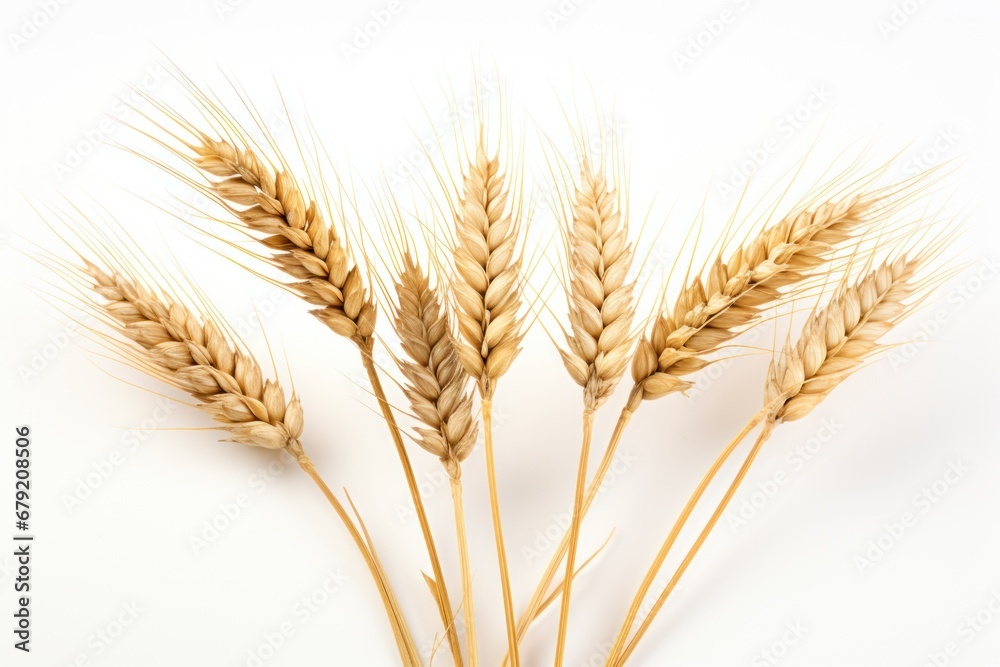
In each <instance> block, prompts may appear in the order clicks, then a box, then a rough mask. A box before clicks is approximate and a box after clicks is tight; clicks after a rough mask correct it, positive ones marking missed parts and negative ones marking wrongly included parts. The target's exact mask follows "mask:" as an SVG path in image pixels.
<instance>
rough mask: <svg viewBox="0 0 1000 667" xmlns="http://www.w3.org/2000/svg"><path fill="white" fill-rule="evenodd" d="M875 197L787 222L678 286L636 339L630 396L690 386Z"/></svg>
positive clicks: (839, 239) (851, 232)
mask: <svg viewBox="0 0 1000 667" xmlns="http://www.w3.org/2000/svg"><path fill="white" fill-rule="evenodd" d="M879 200H880V199H879V195H878V194H860V195H855V196H852V197H849V198H846V199H843V200H839V201H828V202H825V203H823V204H820V205H819V206H817V207H815V208H812V209H807V210H803V211H801V212H799V213H797V214H795V215H792V216H790V217H786V218H784V219H783V220H781V221H780V222H778V223H777V224H775V225H773V226H771V227H770V228H768V229H766V230H764V231H763V232H761V233H760V234H759V235H757V236H756V237H755V238H754V239H752V240H751V241H750V242H749V243H747V244H746V245H744V246H742V247H740V248H737V249H736V250H735V251H734V252H733V254H732V255H731V256H730V257H729V259H728V260H727V261H723V259H722V258H721V256H720V257H718V258H716V260H715V262H714V263H713V264H712V265H711V266H710V267H709V268H708V270H707V272H706V274H705V275H704V276H699V277H696V278H695V279H694V280H693V281H692V282H691V283H690V284H689V285H688V286H687V287H685V288H684V289H683V290H682V291H681V293H680V295H678V297H677V301H676V302H675V304H674V307H673V308H672V309H669V310H667V311H666V312H665V313H664V314H663V315H662V316H660V317H659V318H657V319H656V321H655V323H654V324H653V327H652V331H651V333H650V335H649V336H646V337H643V338H642V339H641V340H640V341H639V346H638V349H637V350H636V353H635V356H634V357H633V361H632V379H633V380H635V383H636V390H634V393H633V397H634V398H635V399H638V398H639V397H640V396H641V398H643V399H646V400H649V399H656V398H660V397H662V396H666V395H667V394H671V393H674V392H677V391H684V390H686V389H687V388H689V387H690V386H691V382H690V381H687V380H685V379H683V378H684V376H685V375H688V374H690V373H694V372H696V371H699V370H701V369H702V368H704V367H705V366H707V365H708V364H709V363H710V361H709V360H708V359H706V356H707V355H708V354H710V353H711V352H713V351H715V350H717V349H718V348H719V347H720V346H721V345H723V344H725V343H727V342H729V341H731V340H732V339H734V338H735V337H736V336H737V335H738V334H739V333H741V332H742V331H744V330H745V329H746V328H747V327H748V326H750V325H751V324H753V323H754V322H755V321H756V320H757V318H758V317H759V316H760V315H761V313H762V312H763V311H764V310H766V309H767V308H768V307H770V306H772V305H774V304H775V303H776V302H777V301H778V300H779V299H780V298H781V297H782V290H783V289H785V288H789V287H792V286H794V285H795V284H796V283H799V282H800V281H802V280H803V279H804V278H805V277H806V276H808V275H809V273H810V272H811V271H812V270H813V269H815V268H816V267H818V266H820V265H821V264H823V263H824V262H825V261H827V259H828V258H829V257H830V254H831V250H832V249H834V248H835V247H836V246H837V245H838V244H841V243H844V242H846V241H849V240H850V239H852V238H853V237H855V235H856V234H857V233H858V231H859V230H860V229H862V228H865V227H866V226H867V225H866V223H867V222H868V221H869V214H870V213H871V212H872V211H873V210H875V209H876V207H877V205H878V203H879Z"/></svg>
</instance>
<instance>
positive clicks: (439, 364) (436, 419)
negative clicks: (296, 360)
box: [394, 252, 479, 667]
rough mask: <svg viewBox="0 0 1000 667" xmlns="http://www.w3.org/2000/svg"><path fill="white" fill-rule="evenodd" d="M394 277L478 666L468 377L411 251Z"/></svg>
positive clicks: (413, 388)
mask: <svg viewBox="0 0 1000 667" xmlns="http://www.w3.org/2000/svg"><path fill="white" fill-rule="evenodd" d="M401 264H402V266H401V270H400V271H399V276H398V278H397V280H396V285H395V291H396V307H395V313H394V315H395V317H394V324H395V328H396V333H397V334H398V335H399V340H400V344H401V345H402V347H403V351H404V352H405V353H406V355H407V357H408V359H397V364H398V366H399V368H400V370H401V371H402V373H403V375H404V376H405V377H406V382H405V384H404V385H403V392H404V393H405V394H406V397H407V398H408V400H409V403H410V407H411V408H412V410H413V414H414V415H415V416H416V417H417V419H419V420H420V421H421V422H422V423H423V426H422V427H417V429H416V431H417V434H418V437H417V438H416V441H417V443H418V444H419V445H420V446H421V447H423V448H424V449H425V450H427V451H428V452H430V453H431V454H433V455H435V456H437V457H438V459H439V460H440V461H441V465H443V466H444V468H445V470H446V471H447V473H448V477H449V480H450V483H451V493H452V503H453V506H454V512H455V530H456V534H457V536H458V547H459V560H460V565H461V569H462V596H463V602H462V609H463V617H464V619H465V626H466V645H467V647H468V649H467V650H468V656H467V657H468V660H469V665H470V666H471V667H476V665H478V664H479V651H478V648H477V644H476V623H475V611H474V605H473V592H472V564H471V562H470V560H469V545H468V537H467V535H466V526H465V512H464V508H463V502H462V462H463V461H464V460H465V459H466V458H468V456H469V454H471V453H472V450H473V448H474V447H475V445H476V436H477V435H478V428H477V424H476V421H475V419H473V414H472V394H471V393H470V392H469V390H468V385H469V377H468V375H467V374H466V373H465V370H464V369H463V368H462V364H461V362H460V361H459V360H458V354H457V352H456V351H455V345H454V341H453V340H452V338H451V325H450V322H449V317H448V311H447V309H446V308H445V307H444V304H443V302H442V300H441V297H440V295H439V294H438V292H437V290H436V289H434V288H433V287H431V286H430V281H429V279H428V277H427V276H426V275H425V274H424V272H423V271H422V270H421V269H420V267H419V266H418V264H417V263H416V261H415V260H414V259H413V257H412V256H411V255H410V253H409V252H404V253H403V257H402V260H401Z"/></svg>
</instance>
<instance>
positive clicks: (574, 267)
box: [559, 161, 635, 410]
mask: <svg viewBox="0 0 1000 667" xmlns="http://www.w3.org/2000/svg"><path fill="white" fill-rule="evenodd" d="M616 199H617V198H616V196H615V193H614V191H612V190H611V189H609V188H608V183H607V180H606V179H605V176H604V174H603V172H602V171H601V170H598V169H595V168H594V167H592V166H591V164H590V163H589V161H584V164H583V168H582V169H581V174H580V183H579V184H578V186H577V188H576V193H575V197H574V204H573V218H572V220H571V221H570V222H569V234H568V243H567V250H568V253H569V271H570V280H569V294H568V297H569V319H570V325H571V327H572V333H568V334H567V336H566V339H567V345H568V349H566V350H560V351H559V352H560V354H561V355H562V359H563V363H564V364H565V366H566V369H567V370H568V371H569V374H570V376H571V377H572V378H573V380H574V381H576V383H577V384H579V385H580V386H582V387H583V388H584V404H585V406H586V407H587V409H589V410H596V409H597V408H598V407H599V406H600V405H601V404H602V403H604V401H606V400H607V399H608V397H609V396H610V395H611V393H612V392H613V391H614V388H615V386H616V385H617V384H618V381H619V380H620V379H621V377H622V375H623V374H624V373H625V368H626V366H627V364H628V353H629V348H630V347H631V344H632V341H633V338H632V337H631V336H630V328H631V326H632V318H633V315H634V314H635V305H634V302H633V297H632V288H633V284H632V283H626V282H625V279H626V275H627V274H628V271H629V268H630V267H631V265H632V246H631V245H630V244H629V241H628V223H627V220H626V219H625V218H624V217H623V216H622V213H621V211H620V210H619V208H618V202H617V200H616Z"/></svg>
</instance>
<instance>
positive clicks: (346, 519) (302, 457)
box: [287, 442, 421, 666]
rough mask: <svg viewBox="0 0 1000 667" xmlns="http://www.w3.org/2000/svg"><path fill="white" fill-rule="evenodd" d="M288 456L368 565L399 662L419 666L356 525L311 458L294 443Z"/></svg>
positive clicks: (407, 631)
mask: <svg viewBox="0 0 1000 667" xmlns="http://www.w3.org/2000/svg"><path fill="white" fill-rule="evenodd" d="M287 450H288V453H289V454H291V455H292V456H293V457H294V458H295V460H296V462H298V464H299V467H300V468H302V470H303V471H304V472H305V473H306V474H307V475H308V476H309V478H310V479H311V480H312V481H313V482H314V483H315V484H316V486H317V487H319V490H320V491H322V492H323V495H324V496H326V499H327V500H328V501H329V502H330V505H331V506H332V507H333V509H334V511H335V512H336V513H337V516H338V517H340V520H341V521H342V522H343V524H344V527H345V528H347V532H348V533H350V535H351V539H353V540H354V543H355V545H356V546H357V547H358V551H360V552H361V555H362V556H363V557H364V559H365V564H366V565H367V566H368V570H369V571H370V572H371V575H372V578H373V579H374V580H375V585H376V586H377V587H378V591H379V595H380V596H381V597H382V604H383V605H385V610H386V614H387V615H388V616H389V622H390V624H391V625H392V632H393V635H395V637H396V645H397V648H398V650H399V656H400V658H401V659H402V660H403V664H404V665H407V666H419V665H420V664H421V663H420V655H419V653H418V651H417V648H416V645H415V644H414V643H413V637H412V635H411V634H410V629H409V627H408V626H407V625H406V620H405V619H404V618H403V614H402V612H401V611H400V609H399V604H398V602H397V601H396V597H395V595H394V594H393V592H392V587H391V585H390V584H389V582H388V580H387V579H386V577H385V573H384V571H383V570H382V567H381V564H380V563H379V562H378V561H377V559H376V557H375V556H374V555H373V554H372V552H371V551H370V550H369V548H368V544H367V543H366V542H365V539H364V537H363V536H362V535H361V533H360V531H359V530H358V528H357V526H355V525H354V522H353V521H352V520H351V517H350V515H349V514H348V513H347V510H346V509H345V508H344V506H343V504H342V503H341V502H340V499H339V498H337V496H336V495H335V494H334V493H333V491H332V490H331V489H330V487H329V486H328V485H327V483H326V482H325V481H324V480H323V477H322V476H321V475H320V474H319V472H318V471H317V470H316V466H315V465H314V464H313V462H312V459H310V458H309V457H308V456H307V455H306V454H305V453H304V452H303V451H302V448H301V446H299V445H298V443H297V442H296V443H293V444H292V445H289V447H287Z"/></svg>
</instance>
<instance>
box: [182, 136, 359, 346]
mask: <svg viewBox="0 0 1000 667" xmlns="http://www.w3.org/2000/svg"><path fill="white" fill-rule="evenodd" d="M197 136H198V137H199V139H200V141H199V143H197V144H190V146H191V148H192V150H193V151H194V153H195V156H194V158H192V159H191V161H192V162H193V164H194V165H195V166H197V167H198V168H199V169H201V170H202V171H203V172H204V173H205V174H208V175H210V176H212V177H213V178H211V179H210V185H209V191H210V193H212V194H214V196H215V198H216V199H217V201H219V202H220V203H221V204H222V205H224V206H225V207H226V208H227V209H228V210H229V211H230V213H231V214H232V215H234V216H235V217H236V218H237V219H238V220H239V221H240V222H241V223H242V224H243V225H244V226H245V227H246V228H247V229H249V230H251V231H253V232H258V233H260V234H263V235H264V236H262V237H259V240H260V242H261V243H262V244H263V245H264V246H266V247H267V248H268V249H269V250H270V254H269V255H267V256H266V257H265V259H266V260H267V261H269V262H270V263H271V264H273V265H274V266H276V267H277V268H279V269H281V270H282V271H284V272H285V273H286V274H288V275H289V276H291V277H292V278H293V279H294V280H293V282H291V283H289V284H288V287H290V288H291V289H292V290H294V291H295V292H296V293H297V294H298V295H299V296H301V297H302V298H303V299H304V300H305V301H306V302H308V303H310V304H313V305H316V306H319V308H317V309H315V310H313V311H311V312H312V314H313V315H315V316H316V317H317V318H318V319H319V320H320V321H321V322H323V323H324V324H326V326H328V327H329V328H330V329H331V330H332V331H334V332H335V333H337V334H339V335H341V336H344V337H346V338H350V339H351V340H353V341H355V342H357V343H359V344H361V345H364V344H366V343H368V339H370V338H371V336H372V334H373V333H374V331H375V316H376V308H375V302H374V300H373V299H372V298H371V297H370V294H369V291H368V288H367V287H366V285H365V281H364V278H363V276H362V274H361V271H360V269H359V267H358V266H357V264H356V263H355V262H354V261H353V260H352V258H351V255H350V253H349V251H348V248H347V245H346V243H345V242H344V240H343V239H342V238H341V237H340V235H339V234H338V233H337V231H336V229H335V227H334V226H333V225H332V224H330V223H329V222H328V221H327V220H325V219H324V218H323V214H322V211H321V207H320V205H319V204H317V202H316V201H315V200H313V199H311V198H309V197H308V196H307V195H306V193H305V190H304V189H303V188H302V187H300V186H299V184H298V183H297V182H296V181H295V179H294V177H293V176H292V175H291V174H290V173H289V172H288V171H283V170H275V169H274V168H272V167H271V166H269V165H268V163H266V162H265V161H264V160H263V159H261V158H260V157H258V155H257V154H256V153H255V152H254V151H253V150H251V149H250V148H247V147H242V148H241V147H237V146H235V145H234V144H232V143H230V142H229V141H226V140H217V139H213V138H211V137H209V136H208V135H206V134H204V133H200V132H199V133H197Z"/></svg>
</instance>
